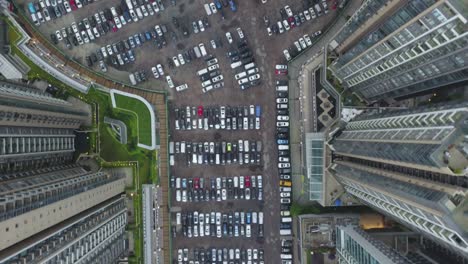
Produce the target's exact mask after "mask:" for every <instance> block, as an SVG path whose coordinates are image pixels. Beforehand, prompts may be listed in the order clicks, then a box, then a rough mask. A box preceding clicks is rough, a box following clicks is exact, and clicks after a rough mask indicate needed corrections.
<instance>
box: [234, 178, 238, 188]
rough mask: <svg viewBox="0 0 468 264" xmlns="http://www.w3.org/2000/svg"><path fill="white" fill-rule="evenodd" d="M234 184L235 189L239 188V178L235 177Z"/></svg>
mask: <svg viewBox="0 0 468 264" xmlns="http://www.w3.org/2000/svg"><path fill="white" fill-rule="evenodd" d="M233 182H234V188H237V187H239V177H237V176H235V177H234V180H233Z"/></svg>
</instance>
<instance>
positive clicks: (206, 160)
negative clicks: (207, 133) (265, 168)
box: [169, 139, 262, 166]
mask: <svg viewBox="0 0 468 264" xmlns="http://www.w3.org/2000/svg"><path fill="white" fill-rule="evenodd" d="M181 144H183V145H185V144H186V145H187V147H186V148H185V150H186V152H185V150H184V152H182V147H181V152H180V153H181V154H185V157H186V161H187V165H189V166H190V165H192V164H200V165H201V164H209V165H230V164H240V165H243V164H245V165H248V164H255V165H259V164H260V163H261V155H262V154H261V151H262V145H261V144H257V142H256V141H249V140H242V139H239V142H232V143H231V142H225V141H223V142H216V143H215V142H204V143H203V142H193V143H192V142H187V143H185V142H181ZM174 156H175V154H172V155H171V154H170V155H169V159H170V162H169V164H170V165H171V166H174V165H175V160H174V158H175V157H174Z"/></svg>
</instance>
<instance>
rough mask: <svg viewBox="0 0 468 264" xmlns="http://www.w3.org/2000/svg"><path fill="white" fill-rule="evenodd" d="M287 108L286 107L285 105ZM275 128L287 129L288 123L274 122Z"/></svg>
mask: <svg viewBox="0 0 468 264" xmlns="http://www.w3.org/2000/svg"><path fill="white" fill-rule="evenodd" d="M286 106H287V105H286ZM276 126H277V127H289V122H285V121H283V122H276Z"/></svg>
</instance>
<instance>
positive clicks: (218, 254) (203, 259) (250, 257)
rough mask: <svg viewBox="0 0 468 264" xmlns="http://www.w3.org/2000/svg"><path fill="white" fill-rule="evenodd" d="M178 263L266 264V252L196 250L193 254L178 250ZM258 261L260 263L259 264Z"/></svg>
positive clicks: (185, 250)
mask: <svg viewBox="0 0 468 264" xmlns="http://www.w3.org/2000/svg"><path fill="white" fill-rule="evenodd" d="M177 261H178V263H179V264H181V263H201V264H208V263H210V264H212V263H228V262H227V261H229V263H236V264H237V263H241V261H243V262H242V263H244V262H245V261H250V262H249V263H256V264H264V251H263V249H257V248H248V249H245V248H235V249H234V248H230V249H228V248H215V247H212V248H207V249H205V248H195V249H193V254H190V253H189V249H188V248H184V249H178V250H177ZM252 261H253V262H252ZM257 261H258V262H257Z"/></svg>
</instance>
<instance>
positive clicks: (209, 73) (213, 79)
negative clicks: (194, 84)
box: [197, 56, 224, 93]
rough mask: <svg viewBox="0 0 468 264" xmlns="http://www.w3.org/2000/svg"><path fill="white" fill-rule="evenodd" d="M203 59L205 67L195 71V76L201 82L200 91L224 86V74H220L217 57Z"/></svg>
mask: <svg viewBox="0 0 468 264" xmlns="http://www.w3.org/2000/svg"><path fill="white" fill-rule="evenodd" d="M205 61H206V66H207V67H206V68H203V69H201V70H199V71H198V72H197V76H198V78H200V81H201V82H202V83H201V86H202V92H203V93H206V92H209V91H211V90H216V89H219V88H222V87H224V82H223V80H224V76H223V75H222V74H221V70H220V67H219V64H218V59H217V58H215V57H213V56H210V57H208V58H207V59H206V60H205Z"/></svg>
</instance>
